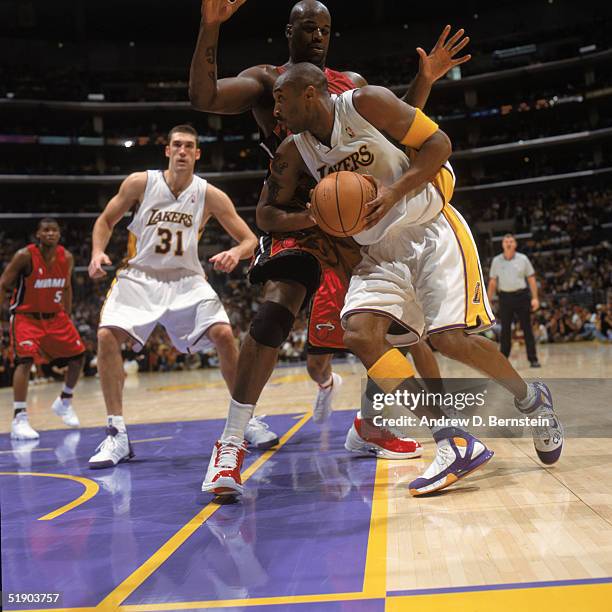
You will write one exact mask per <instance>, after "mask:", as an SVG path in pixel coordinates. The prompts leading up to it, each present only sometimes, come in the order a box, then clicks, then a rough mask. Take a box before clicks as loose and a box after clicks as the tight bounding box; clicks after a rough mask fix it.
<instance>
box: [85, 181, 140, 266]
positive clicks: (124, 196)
mask: <svg viewBox="0 0 612 612" xmlns="http://www.w3.org/2000/svg"><path fill="white" fill-rule="evenodd" d="M146 186H147V173H146V172H134V174H130V175H129V176H128V177H127V178H126V179H125V180H124V181H123V183H121V186H120V187H119V191H118V193H117V194H116V195H115V196H113V197H112V198H111V199H110V201H109V202H108V204H107V205H106V208H105V209H104V210H103V211H102V214H101V215H100V216H99V217H98V218H97V220H96V222H95V224H94V228H93V235H92V246H91V261H90V262H89V269H88V272H89V276H90V277H91V278H101V277H103V276H106V271H105V270H104V268H102V266H103V265H107V266H110V265H111V264H112V262H111V260H110V257H109V256H108V255H107V254H106V253H105V252H104V250H105V249H106V246H107V245H108V241H109V240H110V237H111V235H112V233H113V228H114V227H115V225H117V223H119V221H120V220H121V218H122V217H123V216H124V215H125V213H127V212H128V211H129V210H130V209H131V208H132V207H133V206H135V205H136V204H138V203H139V202H140V201H141V199H142V196H143V195H144V192H145V188H146Z"/></svg>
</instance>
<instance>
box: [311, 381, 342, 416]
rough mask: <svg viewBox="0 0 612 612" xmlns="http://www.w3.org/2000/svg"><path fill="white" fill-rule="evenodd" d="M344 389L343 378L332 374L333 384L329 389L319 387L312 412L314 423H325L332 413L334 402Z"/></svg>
mask: <svg viewBox="0 0 612 612" xmlns="http://www.w3.org/2000/svg"><path fill="white" fill-rule="evenodd" d="M340 387H342V376H340V374H336V373H335V372H332V382H331V385H329V387H325V388H324V389H322V388H321V387H319V392H318V393H317V399H316V400H315V403H314V408H313V410H312V420H313V422H314V423H324V422H325V421H327V419H329V417H330V415H331V413H332V402H333V399H334V397H335V396H336V395H338V392H339V391H340Z"/></svg>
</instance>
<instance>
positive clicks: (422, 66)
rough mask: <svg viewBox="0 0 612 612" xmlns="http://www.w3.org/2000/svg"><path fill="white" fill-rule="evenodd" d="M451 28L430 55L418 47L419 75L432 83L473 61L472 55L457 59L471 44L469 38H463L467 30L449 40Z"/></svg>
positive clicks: (449, 27) (442, 36) (461, 30)
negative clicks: (458, 54)
mask: <svg viewBox="0 0 612 612" xmlns="http://www.w3.org/2000/svg"><path fill="white" fill-rule="evenodd" d="M450 31H451V26H450V25H447V26H446V27H445V28H444V29H443V30H442V34H440V37H439V38H438V41H437V42H436V44H435V45H434V47H433V49H432V50H431V51H430V52H429V55H428V54H427V53H426V52H425V50H424V49H422V48H421V47H417V53H418V54H419V73H420V74H421V76H423V77H424V78H426V79H427V80H429V81H430V82H431V83H433V82H434V81H437V80H438V79H439V78H441V77H443V76H444V75H445V74H446V73H447V72H448V71H449V70H450V69H451V68H454V67H455V66H459V65H460V64H465V62H469V61H470V59H472V56H471V55H469V54H468V55H462V56H461V57H457V58H455V55H457V53H459V51H461V49H463V48H464V47H465V46H466V45H467V44H468V43H469V42H470V37H469V36H465V37H464V36H463V35H464V33H465V30H464V29H463V28H461V29H460V30H457V31H456V32H455V33H454V34H453V35H452V36H451V37H450V38H449V39H448V40H446V39H447V38H448V35H449V34H450Z"/></svg>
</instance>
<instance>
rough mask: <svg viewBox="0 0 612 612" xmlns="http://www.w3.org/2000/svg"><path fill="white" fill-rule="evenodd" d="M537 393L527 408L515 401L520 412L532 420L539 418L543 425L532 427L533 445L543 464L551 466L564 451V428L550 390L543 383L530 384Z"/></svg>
mask: <svg viewBox="0 0 612 612" xmlns="http://www.w3.org/2000/svg"><path fill="white" fill-rule="evenodd" d="M530 387H531V388H532V390H533V391H534V393H535V396H534V399H533V400H532V401H531V402H530V404H529V405H528V406H527V407H524V406H522V405H521V402H518V401H517V400H514V404H515V406H516V407H517V409H518V410H520V411H521V412H522V413H523V414H526V415H528V416H530V417H532V418H537V419H538V421H540V423H542V424H541V425H533V426H532V427H531V435H532V437H533V445H534V446H535V449H536V453H537V454H538V457H539V458H540V461H541V462H542V463H545V464H546V465H551V464H553V463H556V462H557V461H559V457H561V451H562V450H563V426H562V425H561V423H560V421H559V419H558V418H557V415H556V414H555V411H554V409H553V400H552V394H551V392H550V389H549V388H548V387H547V386H546V385H545V384H544V383H541V382H536V383H530Z"/></svg>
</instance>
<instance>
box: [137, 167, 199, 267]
mask: <svg viewBox="0 0 612 612" xmlns="http://www.w3.org/2000/svg"><path fill="white" fill-rule="evenodd" d="M205 199H206V181H205V180H204V179H201V178H200V177H198V176H195V175H194V177H193V180H192V181H191V184H190V185H189V187H187V189H185V191H183V193H181V194H180V195H179V197H178V198H177V197H175V196H174V194H173V193H172V191H171V190H170V187H169V186H168V183H166V179H165V178H164V173H163V171H161V170H147V186H146V188H145V192H144V196H143V199H142V202H141V204H140V206H139V207H138V209H137V211H136V213H135V214H134V217H133V219H132V222H131V223H130V224H129V225H128V230H129V238H128V261H127V263H128V265H130V266H134V267H138V268H149V269H154V270H185V271H191V272H194V273H195V274H201V275H204V270H203V268H202V264H201V263H200V259H199V257H198V241H199V238H200V236H199V228H200V225H201V224H202V219H203V215H204V203H205Z"/></svg>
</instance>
